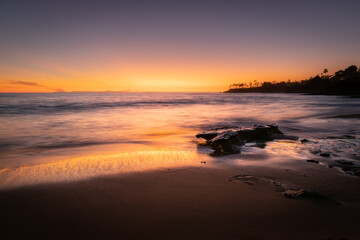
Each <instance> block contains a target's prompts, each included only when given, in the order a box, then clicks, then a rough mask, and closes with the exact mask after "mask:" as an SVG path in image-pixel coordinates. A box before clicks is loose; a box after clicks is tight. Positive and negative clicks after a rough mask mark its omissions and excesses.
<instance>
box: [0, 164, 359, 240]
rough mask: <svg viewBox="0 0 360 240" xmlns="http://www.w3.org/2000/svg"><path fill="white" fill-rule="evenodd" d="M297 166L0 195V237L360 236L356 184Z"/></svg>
mask: <svg viewBox="0 0 360 240" xmlns="http://www.w3.org/2000/svg"><path fill="white" fill-rule="evenodd" d="M299 164H303V165H302V166H303V167H302V168H300V169H299V168H293V169H285V168H284V169H281V168H280V169H273V168H266V167H265V168H264V167H255V166H249V167H246V168H244V167H243V166H232V167H228V166H227V167H221V168H211V167H209V168H208V167H207V168H200V167H191V168H174V169H171V170H170V171H168V170H155V171H145V172H141V173H129V174H120V175H115V176H105V177H96V178H92V179H88V180H82V181H76V182H68V183H52V184H42V185H35V186H27V187H19V188H14V189H8V190H1V191H0V206H1V207H0V212H1V216H2V217H1V219H2V220H1V225H2V226H3V231H2V235H3V236H9V237H8V239H23V238H29V236H30V237H31V238H37V239H48V238H51V239H65V238H66V239H79V238H80V239H84V238H86V239H99V238H102V239H340V238H346V239H356V238H359V237H360V233H359V231H358V225H359V219H358V212H359V210H360V204H359V203H360V194H359V193H357V191H356V189H359V187H360V183H359V181H358V178H356V177H355V178H354V177H351V176H346V175H342V174H339V173H337V172H336V171H333V172H331V178H328V177H329V176H328V171H325V169H326V168H323V169H322V168H319V167H321V166H318V165H310V164H308V163H303V162H301V163H299ZM319 169H320V171H319ZM305 170H306V173H305V172H304V171H305ZM326 170H328V169H326ZM239 174H250V175H253V176H262V177H264V176H270V177H271V178H273V179H277V180H279V181H281V182H285V183H289V182H293V183H297V184H300V185H302V186H304V187H306V188H315V189H317V190H320V191H321V192H322V193H324V194H326V195H328V196H330V197H332V198H334V199H336V200H337V201H340V202H341V204H340V205H334V204H330V203H328V202H322V201H318V200H316V199H315V200H314V199H289V198H286V197H284V196H283V194H281V193H279V192H278V191H276V189H274V186H272V185H271V184H268V183H266V182H262V181H259V182H254V183H250V184H249V183H245V182H241V181H229V179H231V178H232V177H233V176H236V175H239ZM304 175H306V176H304ZM344 186H346V188H345V187H344Z"/></svg>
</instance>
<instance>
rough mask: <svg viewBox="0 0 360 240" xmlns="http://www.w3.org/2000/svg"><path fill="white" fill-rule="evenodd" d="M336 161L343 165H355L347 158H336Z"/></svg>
mask: <svg viewBox="0 0 360 240" xmlns="http://www.w3.org/2000/svg"><path fill="white" fill-rule="evenodd" d="M335 162H337V163H339V164H341V165H354V163H353V162H351V161H346V160H335Z"/></svg>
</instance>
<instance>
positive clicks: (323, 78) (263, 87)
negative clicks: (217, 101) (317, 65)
mask: <svg viewBox="0 0 360 240" xmlns="http://www.w3.org/2000/svg"><path fill="white" fill-rule="evenodd" d="M327 73H328V70H327V69H326V68H325V69H324V71H323V73H321V74H320V75H316V76H315V77H310V78H309V79H306V80H302V81H294V82H292V81H290V80H288V81H287V82H285V81H282V82H262V83H260V82H257V81H256V80H254V81H253V82H250V83H235V84H232V85H230V89H229V90H228V91H226V92H227V93H306V94H319V95H347V96H352V97H360V69H358V67H357V66H355V65H351V66H349V67H348V68H346V69H344V70H339V71H337V72H335V73H334V75H327Z"/></svg>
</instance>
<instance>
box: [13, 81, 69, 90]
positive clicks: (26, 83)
mask: <svg viewBox="0 0 360 240" xmlns="http://www.w3.org/2000/svg"><path fill="white" fill-rule="evenodd" d="M9 83H10V84H16V85H25V86H33V87H39V88H45V89H48V90H53V91H58V92H63V91H64V90H63V89H61V88H52V87H48V86H45V85H41V84H38V83H36V82H25V81H14V80H10V81H9Z"/></svg>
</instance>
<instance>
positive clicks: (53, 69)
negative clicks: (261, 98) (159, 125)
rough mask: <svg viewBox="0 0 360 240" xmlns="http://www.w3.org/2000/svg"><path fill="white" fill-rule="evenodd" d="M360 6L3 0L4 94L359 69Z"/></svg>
mask: <svg viewBox="0 0 360 240" xmlns="http://www.w3.org/2000/svg"><path fill="white" fill-rule="evenodd" d="M359 9H360V1H358V0H353V1H351V0H342V1H332V0H327V1H322V0H320V1H316V0H312V1H291V0H287V1H276V0H273V1H268V0H267V1H265V0H252V1H242V0H237V1H230V0H219V1H215V0H207V1H202V0H198V1H196V0H192V1H185V0H183V1H180V0H179V1H175V0H167V1H152V0H147V1H137V0H132V1H115V0H98V1H95V0H32V1H29V0H23V1H18V0H4V1H1V3H0V92H54V91H160V92H161V91H166V92H169V91H170V92H173V91H176V92H177V91H180V92H189V91H190V92H191V91H194V92H203V91H205V92H219V91H225V90H227V89H228V87H229V85H230V84H232V83H241V82H248V81H253V80H257V81H259V82H263V81H284V80H285V81H287V80H288V79H290V80H302V79H306V78H309V77H310V76H315V75H316V74H319V73H321V72H322V70H323V69H324V68H328V70H329V73H333V72H335V71H337V70H340V69H343V68H346V67H347V66H349V65H352V64H355V65H358V66H359V65H360V14H359V13H358V12H359Z"/></svg>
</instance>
